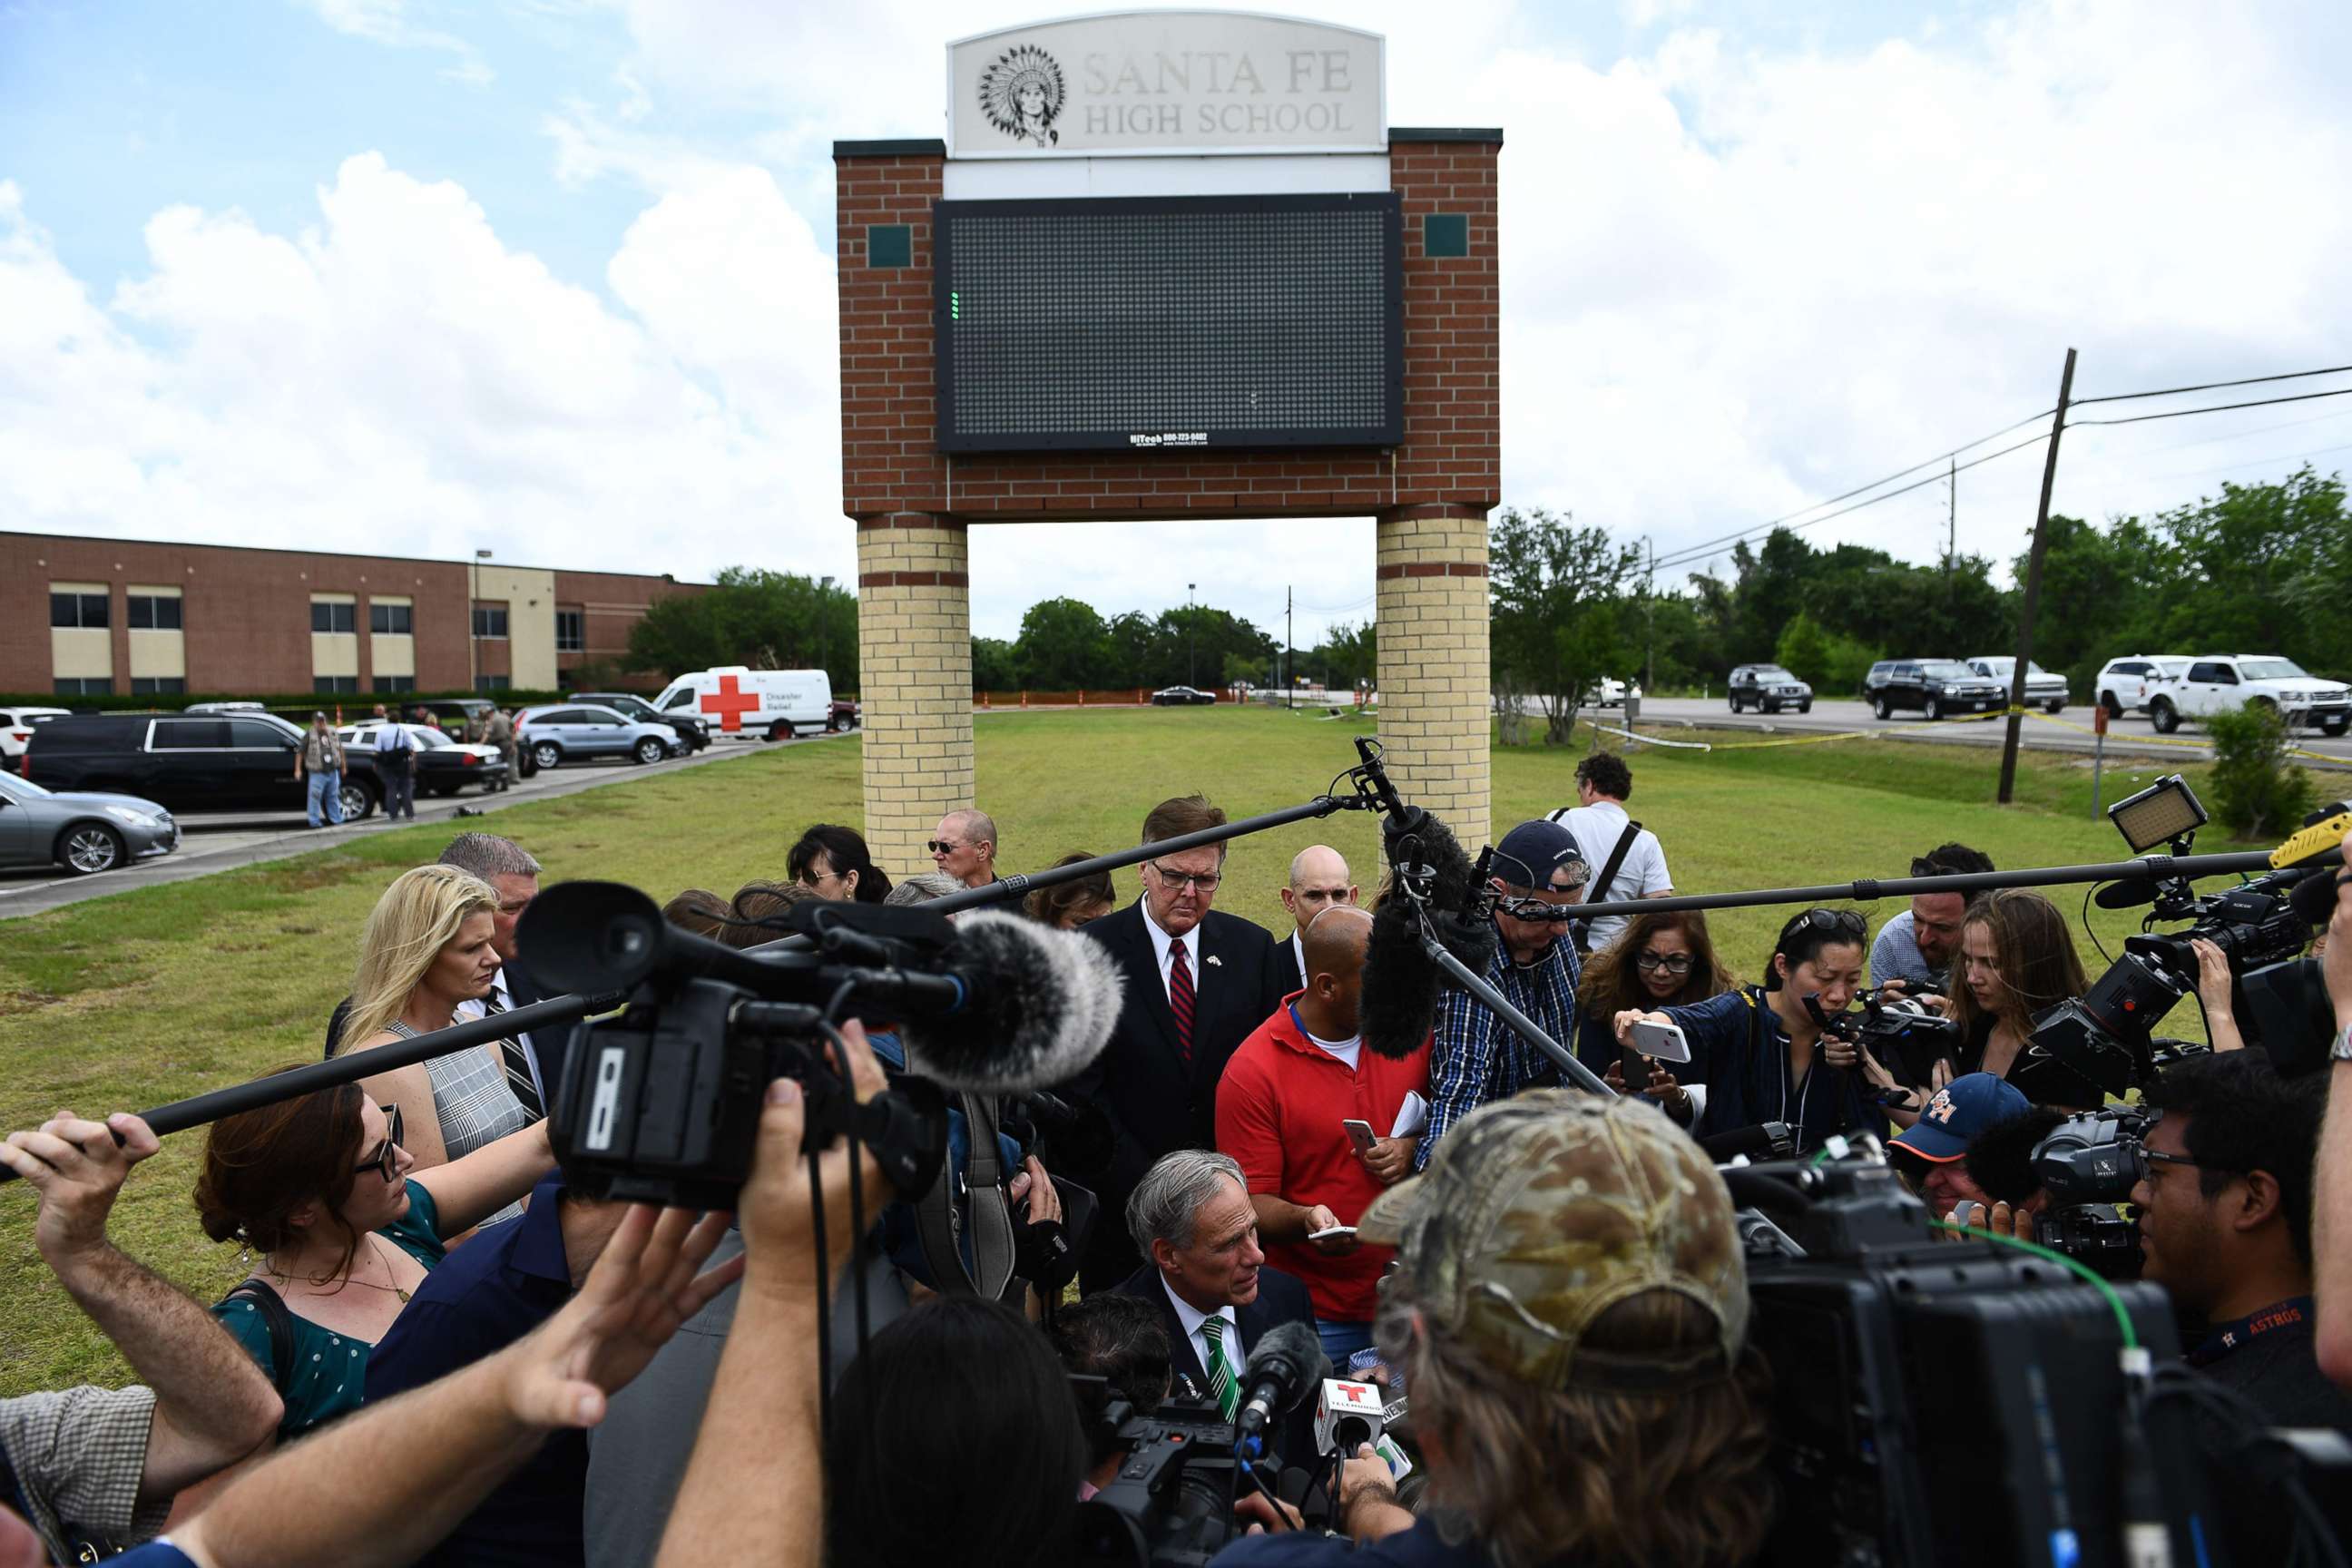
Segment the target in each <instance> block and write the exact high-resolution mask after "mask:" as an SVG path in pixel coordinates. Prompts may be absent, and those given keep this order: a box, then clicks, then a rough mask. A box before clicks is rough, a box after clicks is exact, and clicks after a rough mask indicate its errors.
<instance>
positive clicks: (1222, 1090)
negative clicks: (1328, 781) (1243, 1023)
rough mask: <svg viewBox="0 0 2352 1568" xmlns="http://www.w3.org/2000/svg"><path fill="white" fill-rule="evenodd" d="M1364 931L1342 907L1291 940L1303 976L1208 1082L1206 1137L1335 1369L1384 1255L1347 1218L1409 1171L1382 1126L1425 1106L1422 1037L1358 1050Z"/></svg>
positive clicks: (1366, 926)
mask: <svg viewBox="0 0 2352 1568" xmlns="http://www.w3.org/2000/svg"><path fill="white" fill-rule="evenodd" d="M1334 858H1337V857H1334ZM1351 890H1352V889H1351ZM1371 931H1372V917H1371V916H1370V914H1369V913H1367V912H1366V911H1364V910H1360V909H1354V908H1350V907H1348V906H1344V905H1343V906H1341V907H1339V908H1338V909H1326V910H1324V911H1323V912H1322V913H1321V914H1318V915H1317V916H1315V917H1314V918H1313V919H1312V920H1310V921H1307V929H1306V930H1305V931H1303V932H1302V933H1300V936H1299V939H1298V943H1299V950H1300V952H1301V953H1302V954H1303V955H1304V961H1305V963H1306V967H1307V984H1306V985H1305V986H1304V987H1303V988H1301V990H1300V991H1299V992H1298V994H1296V995H1294V996H1292V997H1291V998H1290V1000H1289V1002H1288V1003H1287V1005H1285V1006H1284V1007H1283V1009H1282V1010H1281V1011H1280V1012H1278V1013H1276V1015H1275V1016H1273V1017H1271V1018H1268V1019H1267V1020H1266V1021H1265V1023H1264V1024H1262V1025H1260V1026H1258V1029H1257V1032H1256V1033H1255V1034H1254V1035H1252V1036H1250V1037H1249V1038H1248V1039H1246V1040H1244V1041H1243V1042H1242V1044H1241V1048H1240V1049H1239V1050H1237V1051H1235V1052H1234V1059H1233V1060H1232V1061H1231V1062H1229V1063H1227V1064H1226V1067H1225V1076H1224V1078H1223V1080H1222V1081H1220V1082H1219V1084H1218V1085H1217V1148H1218V1149H1219V1151H1220V1152H1223V1153H1226V1154H1230V1155H1232V1156H1233V1157H1234V1160H1235V1161H1237V1162H1239V1163H1240V1165H1241V1168H1242V1177H1243V1180H1244V1183H1245V1184H1247V1185H1248V1187H1249V1194H1250V1207H1251V1208H1252V1209H1254V1210H1255V1212H1256V1215H1257V1231H1258V1239H1259V1241H1260V1243H1261V1244H1262V1245H1263V1246H1264V1247H1265V1256H1266V1260H1267V1261H1268V1262H1270V1263H1272V1264H1273V1265H1274V1266H1275V1267H1276V1268H1279V1269H1281V1270H1283V1271H1284V1272H1285V1273H1287V1274H1295V1275H1297V1277H1298V1278H1299V1279H1303V1280H1305V1281H1306V1282H1307V1294H1308V1295H1309V1296H1311V1297H1312V1298H1313V1299H1314V1301H1315V1322H1316V1328H1317V1330H1318V1331H1319V1332H1320V1333H1321V1335H1322V1337H1323V1349H1324V1352H1325V1353H1326V1354H1328V1355H1329V1356H1330V1358H1331V1363H1332V1365H1334V1366H1337V1367H1345V1366H1346V1365H1347V1362H1348V1357H1349V1355H1351V1354H1353V1353H1354V1352H1357V1351H1360V1350H1363V1349H1365V1348H1366V1347H1368V1346H1370V1344H1371V1342H1372V1309H1373V1307H1374V1306H1375V1305H1376V1304H1377V1303H1378V1300H1379V1294H1378V1292H1379V1288H1380V1279H1381V1271H1382V1270H1383V1269H1385V1268H1387V1267H1388V1261H1389V1257H1390V1249H1389V1248H1387V1247H1359V1246H1358V1245H1357V1244H1356V1237H1355V1234H1354V1230H1353V1226H1354V1225H1355V1223H1356V1219H1357V1216H1359V1215H1361V1214H1362V1213H1363V1212H1364V1209H1365V1207H1366V1206H1367V1205H1370V1203H1371V1201H1372V1199H1373V1198H1375V1197H1377V1196H1379V1195H1380V1194H1381V1190H1382V1189H1383V1188H1385V1187H1387V1186H1388V1185H1389V1184H1391V1183H1392V1182H1395V1181H1399V1180H1401V1179H1402V1178H1403V1177H1405V1176H1407V1175H1409V1174H1411V1173H1412V1152H1413V1145H1414V1143H1415V1142H1416V1139H1415V1138H1414V1137H1412V1136H1411V1135H1408V1136H1405V1137H1402V1138H1400V1137H1395V1136H1392V1134H1393V1133H1394V1132H1395V1131H1396V1130H1397V1128H1398V1126H1399V1125H1400V1121H1401V1120H1402V1122H1403V1125H1405V1126H1406V1127H1407V1128H1408V1129H1410V1128H1411V1127H1412V1126H1413V1125H1414V1121H1413V1118H1415V1117H1417V1116H1419V1115H1422V1114H1425V1112H1423V1111H1422V1110H1420V1107H1419V1106H1416V1107H1415V1108H1414V1109H1413V1110H1412V1111H1408V1109H1407V1105H1408V1101H1410V1100H1414V1099H1415V1097H1418V1099H1419V1100H1420V1102H1421V1103H1422V1104H1423V1105H1425V1104H1426V1101H1427V1099H1428V1095H1429V1047H1427V1046H1426V1045H1424V1046H1423V1047H1421V1048H1420V1049H1419V1050H1416V1051H1415V1052H1413V1053H1412V1055H1411V1056H1409V1057H1407V1058H1404V1059H1403V1060H1402V1061H1394V1060H1391V1059H1390V1058H1386V1057H1382V1056H1378V1055H1375V1054H1374V1053H1372V1052H1370V1051H1367V1050H1365V1049H1364V1048H1363V1038H1362V1035H1361V1032H1360V1028H1359V1026H1358V1021H1357V1012H1358V1007H1359V1004H1360V1000H1361V998H1362V995H1363V989H1364V945H1365V943H1366V942H1368V941H1369V940H1370V936H1371ZM1350 1121H1354V1122H1357V1123H1359V1124H1360V1128H1359V1131H1357V1132H1356V1133H1355V1134H1353V1135H1351V1133H1350V1131H1349V1127H1348V1125H1347V1124H1348V1123H1349V1122H1350Z"/></svg>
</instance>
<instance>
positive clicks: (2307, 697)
mask: <svg viewBox="0 0 2352 1568" xmlns="http://www.w3.org/2000/svg"><path fill="white" fill-rule="evenodd" d="M2249 702H2259V703H2261V704H2262V705H2263V706H2264V707H2266V708H2273V709H2276V710H2278V712H2279V714H2280V715H2281V716H2282V717H2284V719H2285V720H2286V721H2287V722H2288V723H2289V724H2290V725H2293V726H2295V727H2297V728H2302V727H2305V726H2315V727H2316V728H2317V729H2318V730H2319V731H2320V732H2321V733H2323V734H2327V735H2341V734H2342V733H2344V731H2345V730H2346V728H2347V727H2352V687H2347V686H2346V685H2345V684H2344V683H2343V682H2342V681H2340V680H2322V679H2320V678H2319V677H2317V676H2315V675H2309V674H2306V673H2305V671H2304V668H2303V667H2302V666H2301V665H2299V664H2297V663H2295V662H2294V660H2293V659H2291V658H2279V657H2278V656H2277V655H2276V654H2229V655H2221V656H2216V657H2213V658H2199V659H2191V660H2190V661H2189V668H2188V669H2187V670H2186V671H2184V672H2183V673H2182V675H2181V676H2180V678H2179V679H2177V680H2168V681H2166V682H2164V683H2163V684H2162V685H2161V686H2159V687H2157V688H2156V689H2153V690H2151V691H2150V692H2149V693H2148V699H2147V717H2148V720H2149V721H2150V722H2151V723H2153V724H2154V725H2155V726H2156V729H2157V732H2158V734H2161V735H2169V734H2171V733H2172V732H2173V731H2175V730H2178V729H2179V728H2180V721H2182V720H2183V719H2210V718H2211V717H2212V716H2213V715H2214V714H2216V713H2221V712H2225V711H2227V710H2231V709H2236V708H2242V707H2244V706H2245V705H2246V704H2247V703H2249Z"/></svg>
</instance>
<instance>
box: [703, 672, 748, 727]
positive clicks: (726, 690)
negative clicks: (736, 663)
mask: <svg viewBox="0 0 2352 1568" xmlns="http://www.w3.org/2000/svg"><path fill="white" fill-rule="evenodd" d="M702 710H703V711H704V712H705V713H716V714H718V715H719V728H720V729H721V730H730V731H734V730H740V729H742V728H743V715H744V714H746V713H757V712H758V711H759V710H760V694H759V693H758V692H756V691H746V690H744V689H743V683H742V682H741V681H740V680H738V679H735V678H734V677H733V676H731V675H722V676H720V677H719V689H718V691H717V692H716V693H715V694H713V695H711V696H709V697H705V698H704V699H703V700H702Z"/></svg>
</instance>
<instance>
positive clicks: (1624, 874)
mask: <svg viewBox="0 0 2352 1568" xmlns="http://www.w3.org/2000/svg"><path fill="white" fill-rule="evenodd" d="M1627 819H1628V814H1627V812H1626V810H1625V808H1624V807H1623V806H1622V805H1618V804H1617V803H1616V802H1615V801H1613V800H1599V801H1595V802H1593V803H1592V804H1591V805H1575V806H1563V807H1561V808H1560V809H1559V810H1558V811H1555V812H1553V813H1552V814H1551V820H1552V821H1554V822H1557V823H1559V825H1560V826H1563V827H1565V828H1567V829H1568V830H1569V831H1570V833H1573V834H1574V835H1576V847H1578V848H1579V849H1580V850H1582V851H1583V852H1584V863H1585V864H1586V865H1588V866H1590V867H1591V868H1592V875H1593V876H1594V877H1595V878H1598V877H1599V876H1600V875H1601V868H1602V867H1603V866H1606V865H1608V864H1609V852H1610V851H1611V850H1612V849H1614V848H1616V847H1617V840H1618V839H1619V838H1620V837H1622V836H1623V834H1624V832H1625V823H1626V821H1627ZM1674 890H1675V884H1674V880H1673V879H1671V878H1670V877H1668V876H1667V875H1666V852H1665V851H1664V849H1662V848H1660V847H1658V836H1657V835H1656V834H1654V833H1653V832H1651V831H1650V830H1649V829H1648V828H1646V827H1644V828H1643V829H1642V831H1641V832H1640V833H1639V834H1636V835H1635V836H1634V838H1633V843H1632V844H1631V845H1629V846H1627V847H1626V850H1625V859H1624V863H1623V864H1622V865H1621V866H1619V867H1618V868H1617V876H1616V879H1615V880H1614V881H1612V883H1611V884H1610V886H1609V887H1608V888H1607V889H1602V888H1601V887H1600V886H1598V885H1597V883H1591V882H1589V883H1587V884H1585V889H1584V901H1585V902H1586V903H1588V904H1601V903H1616V902H1619V901H1621V900H1626V899H1646V898H1648V897H1649V896H1650V895H1651V894H1653V893H1671V892H1673V891H1674ZM1624 929H1625V917H1624V916H1623V915H1603V916H1601V918H1600V919H1599V920H1597V921H1593V922H1592V934H1591V939H1590V945H1591V948H1592V951H1593V952H1600V951H1601V949H1602V948H1604V947H1607V946H1608V945H1609V944H1610V943H1611V942H1614V941H1616V940H1617V933H1618V932H1619V931H1622V930H1624Z"/></svg>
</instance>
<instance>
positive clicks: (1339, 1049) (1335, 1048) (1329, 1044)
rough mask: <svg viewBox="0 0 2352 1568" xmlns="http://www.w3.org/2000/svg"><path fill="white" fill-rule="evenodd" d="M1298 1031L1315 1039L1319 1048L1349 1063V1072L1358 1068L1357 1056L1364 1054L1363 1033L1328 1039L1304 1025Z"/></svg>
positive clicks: (1312, 1039)
mask: <svg viewBox="0 0 2352 1568" xmlns="http://www.w3.org/2000/svg"><path fill="white" fill-rule="evenodd" d="M1298 1032H1299V1033H1300V1034H1302V1035H1305V1036H1306V1037H1307V1038H1308V1039H1309V1040H1311V1041H1313V1042H1314V1044H1315V1048H1316V1049H1317V1050H1318V1051H1322V1052H1324V1053H1326V1054H1327V1055H1329V1056H1333V1057H1337V1058H1339V1060H1341V1061H1343V1062H1345V1063H1347V1064H1348V1070H1349V1072H1354V1071H1355V1070H1356V1058H1358V1057H1359V1056H1360V1055H1362V1054H1363V1049H1364V1037H1363V1036H1362V1035H1360V1034H1356V1035H1350V1036H1349V1037H1347V1038H1346V1039H1344V1040H1327V1039H1325V1038H1324V1037H1322V1036H1320V1035H1318V1034H1314V1033H1312V1032H1310V1031H1308V1030H1307V1029H1306V1028H1304V1027H1302V1028H1301V1029H1300V1030H1299V1031H1298Z"/></svg>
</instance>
